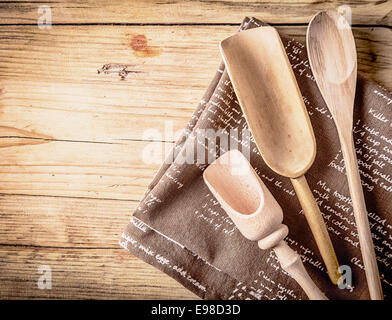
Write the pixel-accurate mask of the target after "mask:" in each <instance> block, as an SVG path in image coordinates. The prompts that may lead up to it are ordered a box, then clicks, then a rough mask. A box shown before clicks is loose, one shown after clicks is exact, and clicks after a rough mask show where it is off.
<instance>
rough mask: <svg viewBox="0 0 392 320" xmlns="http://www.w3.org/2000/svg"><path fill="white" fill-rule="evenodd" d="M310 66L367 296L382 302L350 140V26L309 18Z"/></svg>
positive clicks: (334, 17)
mask: <svg viewBox="0 0 392 320" xmlns="http://www.w3.org/2000/svg"><path fill="white" fill-rule="evenodd" d="M307 47H308V55H309V61H310V65H311V68H312V71H313V75H314V77H315V79H316V82H317V85H318V87H319V89H320V91H321V94H322V96H323V98H324V100H325V102H326V104H327V105H328V109H329V111H330V112H331V114H332V116H333V118H334V120H335V124H336V127H337V131H338V134H339V138H340V144H341V147H342V153H343V158H344V163H345V167H346V175H347V178H348V185H349V189H350V194H351V199H352V203H353V209H354V217H355V222H356V224H357V228H358V236H359V243H360V246H361V253H362V258H363V263H364V266H365V272H366V278H367V282H368V286H369V291H370V296H371V298H372V299H373V300H379V299H383V294H382V287H381V283H380V277H379V274H378V268H377V261H376V255H375V253H374V248H373V241H372V235H371V231H370V228H369V221H368V216H367V211H366V204H365V199H364V196H363V191H362V185H361V178H360V176H359V172H358V165H357V157H356V154H355V147H354V141H353V137H352V127H353V109H354V97H355V87H356V80H357V53H356V49H355V42H354V37H353V34H352V31H351V28H350V25H349V24H348V22H347V21H346V20H345V18H344V17H343V16H341V15H339V14H338V13H337V12H336V11H325V12H320V13H318V14H317V15H316V16H314V17H313V19H312V21H311V22H310V24H309V27H308V32H307Z"/></svg>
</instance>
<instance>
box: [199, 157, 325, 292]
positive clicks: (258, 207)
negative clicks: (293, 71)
mask: <svg viewBox="0 0 392 320" xmlns="http://www.w3.org/2000/svg"><path fill="white" fill-rule="evenodd" d="M203 177H204V181H205V183H206V184H207V186H208V187H209V189H210V191H211V192H212V194H213V195H214V196H215V198H216V199H217V200H218V201H219V203H220V204H221V206H222V208H223V209H224V210H225V211H226V212H227V214H228V215H229V217H230V218H231V219H232V220H233V222H234V223H235V224H236V226H237V227H238V229H239V230H240V232H241V233H242V234H243V235H244V236H245V237H246V238H248V239H249V240H254V241H258V245H259V247H260V248H261V249H263V250H265V249H269V248H273V249H274V251H275V253H276V256H277V257H278V260H279V262H280V265H281V266H282V268H283V270H285V271H286V272H287V273H289V274H290V275H291V276H292V277H293V278H294V279H295V280H296V281H297V282H298V284H299V285H300V286H301V287H302V289H303V290H304V291H305V293H306V294H307V296H308V297H309V299H311V300H327V298H326V296H325V295H324V294H323V293H322V292H321V291H320V289H319V288H318V287H317V286H316V285H315V283H314V282H313V280H312V279H311V278H310V276H309V274H308V273H307V272H306V269H305V267H304V265H303V264H302V261H301V258H300V256H299V255H298V254H297V253H296V252H295V251H293V250H292V249H291V248H290V247H289V246H288V245H287V244H286V242H285V241H284V240H283V239H284V238H285V237H286V236H287V234H288V228H287V226H286V225H284V224H282V220H283V213H282V209H281V207H280V206H279V204H278V203H277V202H276V200H275V198H274V197H273V195H272V194H271V193H270V192H269V190H268V189H267V187H266V186H265V185H264V183H263V182H262V181H261V179H260V178H259V176H258V175H257V174H256V172H255V171H254V170H253V168H252V167H251V165H250V163H249V162H248V161H247V159H246V158H245V157H244V156H243V155H242V153H241V152H239V151H238V150H232V151H229V152H226V153H225V154H224V155H222V156H221V157H220V158H218V159H217V160H215V162H213V163H212V164H211V165H210V166H209V167H207V169H206V170H205V171H204V174H203Z"/></svg>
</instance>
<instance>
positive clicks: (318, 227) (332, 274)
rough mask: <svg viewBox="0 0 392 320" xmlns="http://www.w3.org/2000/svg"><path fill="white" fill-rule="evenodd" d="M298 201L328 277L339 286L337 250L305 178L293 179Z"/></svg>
mask: <svg viewBox="0 0 392 320" xmlns="http://www.w3.org/2000/svg"><path fill="white" fill-rule="evenodd" d="M291 183H292V184H293V187H294V189H295V193H296V194H297V197H298V200H299V202H300V203H301V207H302V209H303V211H304V214H305V217H306V220H307V222H308V225H309V227H310V230H311V231H312V234H313V237H314V239H315V240H316V244H317V247H318V249H319V250H320V254H321V257H322V258H323V261H324V263H325V266H326V267H327V271H328V276H329V278H330V279H331V282H332V283H333V284H338V282H339V278H340V277H341V275H340V272H339V262H338V259H337V257H336V253H335V250H334V248H333V245H332V241H331V238H330V237H329V234H328V230H327V227H326V225H325V222H324V219H323V216H322V215H321V212H320V209H319V207H318V205H317V203H316V200H315V199H314V196H313V194H312V191H311V190H310V188H309V185H308V182H307V181H306V178H305V176H301V177H298V178H294V179H291Z"/></svg>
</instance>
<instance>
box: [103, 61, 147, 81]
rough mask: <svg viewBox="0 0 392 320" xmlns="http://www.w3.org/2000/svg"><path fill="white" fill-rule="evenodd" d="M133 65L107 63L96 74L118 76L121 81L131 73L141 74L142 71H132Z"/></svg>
mask: <svg viewBox="0 0 392 320" xmlns="http://www.w3.org/2000/svg"><path fill="white" fill-rule="evenodd" d="M134 67H135V65H132V64H120V63H107V64H104V65H103V66H102V68H100V69H98V70H97V72H98V74H100V73H103V74H112V73H114V74H118V76H119V77H120V79H121V80H125V78H126V77H127V76H128V75H129V74H131V73H133V74H137V73H143V72H142V71H138V70H133V68H134Z"/></svg>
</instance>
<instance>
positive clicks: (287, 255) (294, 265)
mask: <svg viewBox="0 0 392 320" xmlns="http://www.w3.org/2000/svg"><path fill="white" fill-rule="evenodd" d="M274 251H275V253H276V256H277V257H278V260H279V262H280V265H281V266H282V269H283V270H285V271H286V272H287V273H288V274H290V275H291V276H292V277H293V278H294V280H295V281H297V283H298V284H299V285H300V286H301V288H302V289H303V290H304V291H305V293H306V295H307V296H308V297H309V299H310V300H328V298H327V297H326V296H325V294H324V293H323V292H322V291H321V290H320V289H319V288H318V287H317V286H316V284H315V283H314V282H313V280H312V278H311V277H310V276H309V274H308V273H307V272H306V269H305V267H304V265H303V263H302V261H301V258H300V256H299V255H298V253H296V252H295V251H294V250H293V249H291V248H290V247H289V246H288V245H287V244H286V242H284V241H281V242H280V243H279V244H278V245H276V246H275V247H274Z"/></svg>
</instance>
